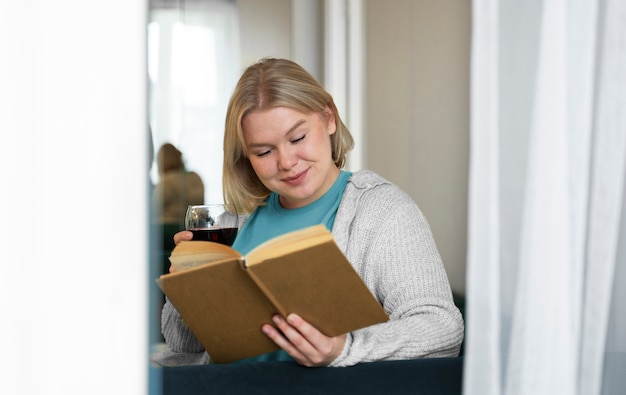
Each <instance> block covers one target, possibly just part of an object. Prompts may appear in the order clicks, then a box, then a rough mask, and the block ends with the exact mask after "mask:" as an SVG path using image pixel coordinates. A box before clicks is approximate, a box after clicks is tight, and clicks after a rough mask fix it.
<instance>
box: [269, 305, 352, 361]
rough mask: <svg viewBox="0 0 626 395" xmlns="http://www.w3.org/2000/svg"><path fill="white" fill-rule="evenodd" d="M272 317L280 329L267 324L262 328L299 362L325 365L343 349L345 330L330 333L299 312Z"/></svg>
mask: <svg viewBox="0 0 626 395" xmlns="http://www.w3.org/2000/svg"><path fill="white" fill-rule="evenodd" d="M273 320H274V323H275V324H276V326H278V328H279V329H280V331H279V330H276V328H274V327H273V326H271V325H268V324H266V325H263V327H262V328H261V329H262V330H263V333H265V334H266V335H267V336H268V337H269V338H270V339H272V340H273V341H274V343H276V344H277V345H278V346H279V347H280V348H282V349H283V350H285V351H286V352H287V353H288V354H289V355H291V356H292V357H293V359H295V360H296V362H298V363H299V364H300V365H304V366H309V367H310V366H326V365H328V364H330V363H331V362H332V361H334V360H335V359H336V358H337V357H338V356H339V355H340V354H341V352H342V351H343V346H344V344H345V343H346V335H345V334H343V335H339V336H336V337H327V336H325V335H324V334H323V333H322V332H320V331H318V330H317V329H316V328H315V327H314V326H313V325H311V324H309V323H308V322H306V321H305V320H303V319H302V318H301V317H300V316H298V315H296V314H289V315H288V316H287V319H286V320H285V319H284V318H283V317H281V316H280V315H275V316H274V317H273Z"/></svg>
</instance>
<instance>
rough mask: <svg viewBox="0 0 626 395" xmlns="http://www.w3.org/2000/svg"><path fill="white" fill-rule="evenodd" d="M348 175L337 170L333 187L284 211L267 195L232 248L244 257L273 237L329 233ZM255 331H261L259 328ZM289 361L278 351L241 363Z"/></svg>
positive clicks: (277, 201)
mask: <svg viewBox="0 0 626 395" xmlns="http://www.w3.org/2000/svg"><path fill="white" fill-rule="evenodd" d="M351 176H352V173H351V172H348V171H343V170H342V171H341V172H340V173H339V177H337V180H335V183H334V184H333V186H332V187H331V188H330V189H329V190H328V191H327V192H326V193H325V194H324V195H323V196H322V197H321V198H319V199H318V200H316V201H315V202H313V203H311V204H309V205H307V206H304V207H300V208H296V209H286V208H283V207H282V206H281V205H280V202H279V196H278V195H277V194H276V193H271V194H270V196H268V198H267V199H266V203H267V204H266V205H265V206H259V207H258V208H257V209H256V210H254V212H253V213H252V214H251V215H250V218H249V219H248V221H247V222H246V223H245V225H244V226H243V227H242V228H241V229H240V230H239V232H238V234H237V238H236V239H235V242H234V243H233V248H234V249H235V250H237V251H239V252H240V253H241V254H242V255H246V254H247V253H248V252H250V251H251V250H252V249H253V248H255V247H256V246H258V245H260V244H261V243H263V242H265V241H267V240H270V239H272V238H274V237H276V236H279V235H282V234H285V233H288V232H292V231H295V230H298V229H304V228H306V227H309V226H313V225H319V224H322V225H324V226H326V228H327V229H328V230H329V231H332V228H333V223H334V222H335V216H336V214H337V209H338V208H339V203H341V198H342V197H343V191H344V190H345V189H346V185H348V180H349V179H350V177H351ZM259 330H261V329H260V328H259ZM292 360H293V358H291V357H290V356H289V354H287V353H286V352H285V351H283V350H279V351H276V352H272V353H269V354H263V355H259V356H258V357H253V358H248V359H244V360H241V361H238V362H236V363H241V362H268V361H292Z"/></svg>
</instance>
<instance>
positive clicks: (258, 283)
mask: <svg viewBox="0 0 626 395" xmlns="http://www.w3.org/2000/svg"><path fill="white" fill-rule="evenodd" d="M241 267H242V268H243V269H244V270H245V271H246V273H248V275H249V276H250V278H251V279H252V281H254V283H255V284H256V286H257V287H259V289H260V290H261V292H263V295H265V297H266V298H267V299H268V300H269V301H270V303H271V304H272V306H274V308H275V309H276V312H277V313H278V314H280V315H282V316H283V317H285V318H286V317H287V314H288V313H289V312H288V311H287V310H286V309H285V308H284V307H283V306H282V305H281V303H280V301H279V300H278V299H276V297H275V296H274V294H272V292H271V291H270V290H269V288H267V287H266V286H265V284H263V281H261V279H260V278H259V277H258V276H257V275H256V274H255V273H254V271H252V270H250V269H249V268H248V267H246V265H245V262H244V264H243V265H241Z"/></svg>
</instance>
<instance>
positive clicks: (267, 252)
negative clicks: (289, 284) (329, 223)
mask: <svg viewBox="0 0 626 395" xmlns="http://www.w3.org/2000/svg"><path fill="white" fill-rule="evenodd" d="M328 241H334V239H333V236H332V234H331V233H330V232H329V231H328V229H326V227H325V226H324V225H315V226H311V227H308V228H305V229H301V230H297V231H294V232H290V233H287V234H284V235H281V236H278V237H275V238H273V239H271V240H268V241H266V242H265V243H263V244H261V245H259V246H257V247H256V248H254V249H253V250H252V251H250V252H249V253H248V254H247V255H246V266H252V265H255V264H258V263H260V262H263V261H265V260H267V259H269V258H275V257H279V256H283V255H286V254H290V253H292V252H294V251H299V250H303V249H306V248H307V247H310V246H313V245H319V244H323V243H325V242H328Z"/></svg>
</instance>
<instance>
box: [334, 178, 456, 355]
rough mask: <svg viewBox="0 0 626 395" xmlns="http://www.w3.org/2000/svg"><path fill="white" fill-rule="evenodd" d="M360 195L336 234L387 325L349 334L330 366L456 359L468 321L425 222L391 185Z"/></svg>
mask: <svg viewBox="0 0 626 395" xmlns="http://www.w3.org/2000/svg"><path fill="white" fill-rule="evenodd" d="M357 192H358V193H354V194H353V196H350V195H347V196H345V197H344V199H346V200H347V201H346V202H345V204H344V202H342V207H340V211H339V212H338V213H337V219H336V221H335V228H334V229H333V234H335V238H336V239H337V240H338V242H339V243H340V244H342V245H343V246H344V248H345V251H346V255H347V256H348V258H349V260H350V261H351V263H352V264H353V266H354V267H355V269H356V270H357V272H358V273H359V274H360V276H361V278H363V280H364V281H365V283H366V285H367V286H368V288H369V289H370V290H371V291H372V293H373V294H374V296H375V297H376V298H377V299H378V300H379V301H380V302H381V304H382V306H383V307H384V309H385V310H386V311H387V313H388V314H389V316H390V320H389V321H388V322H386V323H382V324H378V325H374V326H371V327H368V328H364V329H361V330H358V331H354V332H352V333H350V334H349V336H348V340H347V341H346V344H345V346H344V350H343V352H342V354H341V355H340V356H339V357H338V358H337V359H336V360H335V361H333V363H332V364H331V366H349V365H354V364H356V363H360V362H368V361H380V360H398V359H413V358H417V357H439V356H456V355H458V353H459V350H460V347H461V342H462V340H463V319H462V317H461V313H460V311H459V310H458V308H457V307H456V306H455V305H454V302H453V299H452V291H451V288H450V284H449V282H448V278H447V274H446V272H445V269H444V266H443V263H442V261H441V257H440V255H439V252H438V250H437V246H436V244H435V241H434V239H433V237H432V234H431V231H430V227H429V225H428V223H427V221H426V218H425V217H424V216H423V215H422V213H421V212H420V210H419V209H418V207H417V205H416V204H415V203H414V202H413V200H412V199H411V198H410V197H409V196H408V195H407V194H405V193H404V192H402V191H401V190H400V189H399V188H398V187H397V186H395V185H393V184H390V183H386V182H385V183H381V184H378V185H376V186H374V187H371V188H369V189H367V190H365V191H362V190H361V191H357Z"/></svg>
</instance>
